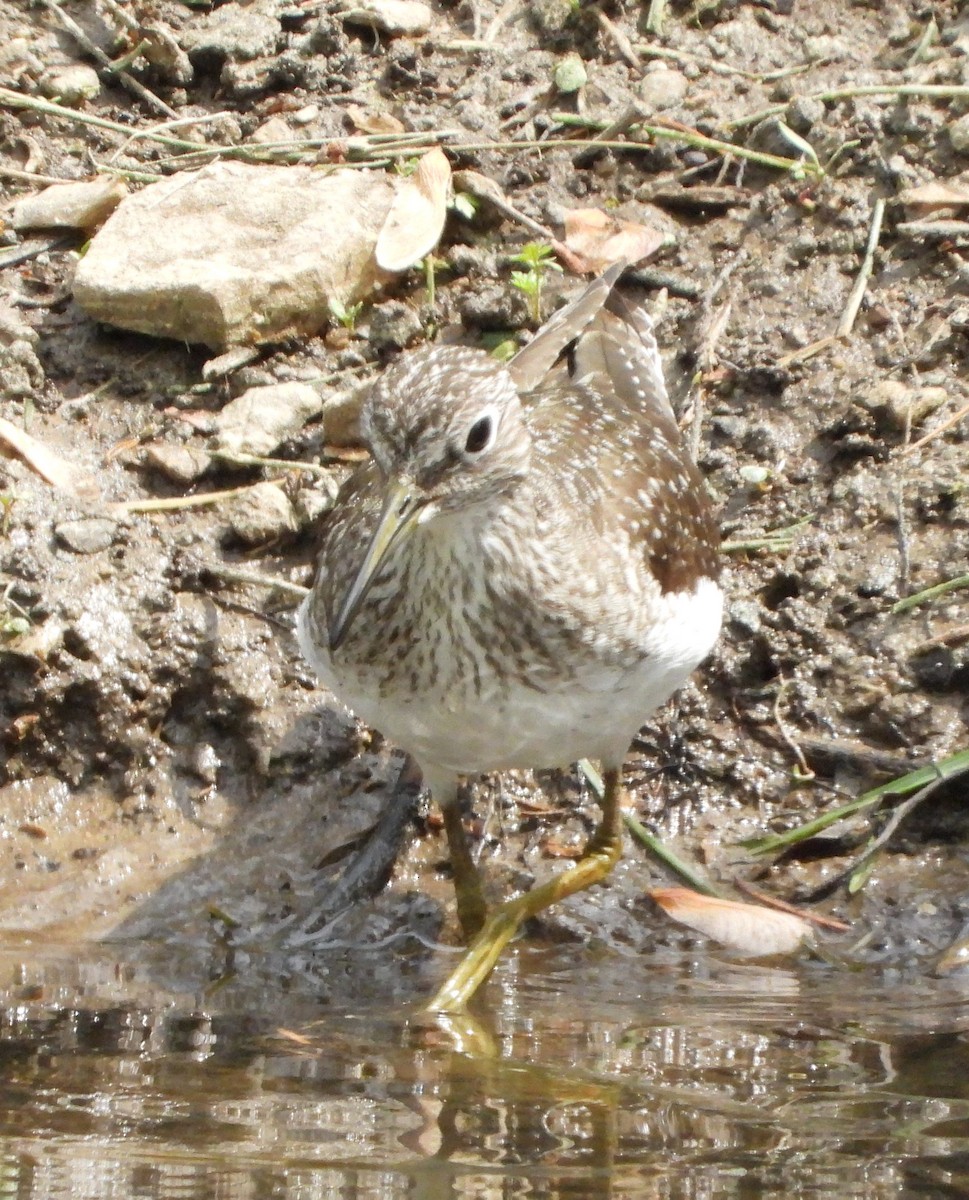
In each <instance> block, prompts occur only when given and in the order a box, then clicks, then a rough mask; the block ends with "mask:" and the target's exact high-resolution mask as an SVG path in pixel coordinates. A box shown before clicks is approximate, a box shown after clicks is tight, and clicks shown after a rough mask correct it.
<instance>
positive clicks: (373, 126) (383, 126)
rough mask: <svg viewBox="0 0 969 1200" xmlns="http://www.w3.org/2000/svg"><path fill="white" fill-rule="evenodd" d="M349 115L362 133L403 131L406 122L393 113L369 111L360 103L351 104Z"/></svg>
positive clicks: (355, 126) (348, 110)
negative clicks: (399, 119)
mask: <svg viewBox="0 0 969 1200" xmlns="http://www.w3.org/2000/svg"><path fill="white" fill-rule="evenodd" d="M347 116H348V117H349V118H350V120H351V121H352V122H353V125H354V128H355V129H359V130H360V132H361V133H403V132H404V123H403V121H398V120H397V118H396V117H395V116H394V115H393V113H389V112H369V111H368V110H367V109H365V108H361V107H360V106H359V105H358V104H351V105H350V106H349V108H348V109H347Z"/></svg>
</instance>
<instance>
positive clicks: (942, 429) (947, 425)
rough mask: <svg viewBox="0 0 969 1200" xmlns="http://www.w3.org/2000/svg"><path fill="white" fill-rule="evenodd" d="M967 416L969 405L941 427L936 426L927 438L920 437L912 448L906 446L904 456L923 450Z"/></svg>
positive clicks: (949, 418) (964, 406)
mask: <svg viewBox="0 0 969 1200" xmlns="http://www.w3.org/2000/svg"><path fill="white" fill-rule="evenodd" d="M965 416H969V404H965V405H963V407H962V408H960V409H959V411H958V412H957V413H956V414H955V415H954V416H951V417H948V418H947V419H946V420H945V421H943V422H942V424H941V425H938V426H936V428H935V429H931V430H929V432H928V433H927V434H926V435H925V437H920V438H919V440H918V441H917V442H913V443H912V444H911V446H906V447H905V449H904V450H903V451H902V454H903V455H905V454H912V453H913V452H914V451H916V450H921V448H922V447H923V446H924V445H926V443H927V442H931V441H932V439H933V438H937V437H938V436H939V434H940V433H945V431H946V430H947V429H951V428H952V426H953V425H958V423H959V422H960V421H961V420H962V418H963V417H965Z"/></svg>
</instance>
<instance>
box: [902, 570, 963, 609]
mask: <svg viewBox="0 0 969 1200" xmlns="http://www.w3.org/2000/svg"><path fill="white" fill-rule="evenodd" d="M960 588H969V575H959V576H957V577H956V578H955V579H947V580H945V582H944V583H937V584H935V585H934V586H933V587H930V588H925V590H924V591H921V592H915V594H914V595H912V596H906V597H905V599H904V600H899V601H898V603H897V604H893V605H892V607H891V608H890V609H889V612H890V613H892V615H894V614H895V613H901V612H908V610H909V609H910V608H918V607H919V605H921V604H928V603H930V601H932V600H938V598H939V597H940V596H945V595H948V593H949V592H955V591H958V590H959V589H960Z"/></svg>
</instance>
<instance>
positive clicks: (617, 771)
mask: <svg viewBox="0 0 969 1200" xmlns="http://www.w3.org/2000/svg"><path fill="white" fill-rule="evenodd" d="M625 265H626V264H625V263H616V264H614V265H613V266H611V267H610V268H609V269H608V270H607V271H605V272H604V273H603V274H602V275H600V276H599V277H598V278H597V279H594V280H593V281H592V282H591V283H589V284H587V285H586V287H585V288H584V289H583V290H582V291H581V292H580V293H579V294H578V296H577V297H576V298H575V299H573V300H572V301H571V302H570V303H567V304H566V305H565V306H564V307H563V308H562V309H560V310H559V311H558V312H557V313H555V314H554V315H553V316H552V317H551V318H550V319H549V320H548V321H547V322H546V324H545V325H544V326H543V327H542V328H541V329H539V331H538V332H537V333H536V334H535V336H534V337H533V339H532V340H531V342H529V343H528V344H527V345H526V346H525V347H524V348H523V349H522V350H520V351H519V352H518V353H517V354H516V355H515V356H514V357H513V358H511V359H510V360H509V361H508V362H507V363H504V364H503V363H501V362H499V361H497V360H496V359H495V358H494V357H493V356H491V355H489V354H488V353H486V352H485V351H484V350H481V349H476V348H474V347H468V346H462V345H442V344H431V345H428V346H424V347H422V348H420V349H417V350H415V351H411V352H409V353H406V354H402V355H400V356H399V357H398V358H397V359H396V360H395V361H394V362H393V363H392V364H391V365H390V366H389V367H388V368H387V369H386V370H384V372H383V373H382V374H381V375H380V376H379V377H378V378H377V380H376V382H375V384H374V385H373V387H372V389H371V391H370V393H369V395H368V397H367V399H366V400H365V401H364V404H363V407H362V411H361V431H362V435H363V438H364V440H365V442H366V443H367V445H368V447H369V450H370V453H371V458H370V460H369V461H368V462H367V464H366V465H364V466H363V467H362V468H360V469H358V470H357V471H356V472H355V473H354V474H353V475H352V476H351V477H350V479H348V481H347V482H346V483H345V484H344V485H343V487H342V489H341V491H340V492H339V494H338V495H337V498H336V501H335V504H334V507H333V509H332V510H331V512H330V513H329V514H328V516H327V517H326V518H324V520H325V522H326V523H325V526H324V527H323V528H322V529H321V533H320V552H319V561H318V569H317V573H316V575H315V580H314V583H313V586H312V587H311V589H310V591H309V593H308V594H307V596H306V599H305V600H304V601H303V603H302V605H301V606H300V610H299V614H298V618H297V634H298V640H299V642H300V646H301V648H302V651H303V653H304V655H305V657H306V658H307V659H308V660H309V662H310V664H311V665H312V666H313V667H314V668H315V670H316V672H317V674H318V676H319V677H320V679H321V681H322V682H323V684H324V685H325V686H326V687H327V688H328V689H329V690H330V691H331V692H332V693H334V694H335V695H336V696H337V697H338V698H339V699H340V700H341V701H342V702H343V703H344V704H345V705H346V706H347V707H348V708H349V709H351V710H352V711H353V712H354V713H355V714H356V715H357V716H358V717H360V718H361V719H362V720H363V721H365V722H366V723H367V724H369V725H370V726H371V727H373V728H375V729H377V730H379V731H380V732H381V733H382V734H383V735H384V736H385V737H387V738H388V739H389V740H390V741H391V742H392V743H394V744H396V745H397V746H399V747H401V748H402V749H404V750H406V751H407V752H409V753H410V754H411V755H412V756H413V757H414V758H415V759H416V761H417V763H418V764H419V766H420V768H421V770H422V773H423V779H424V783H425V785H426V786H427V787H429V789H430V792H431V795H432V798H433V799H434V801H435V802H436V803H437V804H438V806H439V807H440V809H441V813H442V817H443V825H444V829H445V833H446V835H447V841H448V850H449V856H450V860H451V866H452V873H453V877H454V883H455V890H456V896H457V910H458V917H459V921H460V923H461V926H462V928H463V930H464V932H465V934H466V936H467V937H468V938H469V939H470V940H469V945H468V947H467V949H466V950H465V952H464V956H463V958H462V959H461V960H460V962H459V963H458V965H457V967H456V968H455V969H454V970H453V971H452V972H451V974H450V975H449V976H448V978H447V979H446V980H445V981H444V983H443V984H442V985H441V986H440V987H439V989H438V990H437V992H436V993H435V995H434V997H433V998H432V999H431V1000H430V1001H429V1003H428V1004H427V1008H428V1010H430V1011H432V1012H436V1013H458V1012H462V1011H463V1010H464V1009H465V1006H466V1005H467V1003H468V1001H469V1000H470V999H471V997H472V996H473V995H474V994H475V992H476V991H477V990H478V988H479V987H480V986H481V984H482V983H483V982H484V980H485V979H486V978H487V976H488V975H489V973H490V971H491V969H492V968H493V966H494V965H495V963H496V962H497V961H498V959H499V957H500V955H501V953H502V951H503V950H504V948H505V947H506V946H507V944H508V943H509V942H510V941H511V940H512V939H513V938H514V936H515V934H516V933H517V931H518V930H519V929H520V927H521V926H522V924H523V923H524V922H525V921H526V920H528V919H529V918H531V917H533V916H535V915H537V914H538V913H540V912H542V911H544V910H545V909H546V908H548V907H550V906H551V905H553V904H555V903H557V902H558V901H560V900H562V899H564V898H565V897H567V896H570V895H573V894H574V893H575V892H577V891H579V890H582V889H585V888H587V887H590V886H592V885H593V884H596V883H600V882H602V881H604V880H605V879H606V877H607V875H608V874H609V872H610V871H611V869H612V868H613V866H614V865H615V864H616V862H617V861H618V860H619V858H620V855H621V846H622V796H623V791H622V780H621V775H622V765H623V759H624V757H625V755H626V752H627V750H628V748H629V745H630V742H631V741H632V739H633V738H634V737H635V735H636V734H637V732H638V731H639V729H640V728H641V726H642V724H643V722H644V720H645V718H646V717H647V716H648V715H649V714H650V713H651V712H652V711H653V710H655V709H656V708H657V707H658V706H659V705H661V704H663V703H664V702H665V701H666V700H668V699H669V698H670V696H671V695H672V694H673V693H674V692H675V691H676V690H677V689H678V688H679V687H680V686H681V685H682V684H683V683H684V682H685V681H686V680H687V678H688V677H689V676H690V675H691V674H692V672H693V671H694V670H695V669H696V668H697V667H698V666H699V665H700V663H701V662H702V661H703V659H704V658H706V656H707V655H708V654H709V652H710V651H711V649H712V648H713V646H714V644H715V642H716V639H717V637H718V635H719V631H720V626H721V620H722V610H723V593H722V590H721V587H720V582H719V575H720V571H719V534H718V529H717V525H716V522H715V520H714V515H713V512H712V507H711V503H710V500H709V498H708V494H707V490H706V486H705V483H704V481H703V478H702V476H701V475H700V473H699V470H698V468H697V467H696V465H695V464H694V462H693V460H692V458H691V456H690V454H689V452H688V450H687V448H686V446H685V444H684V440H683V438H682V436H681V432H680V429H679V426H678V424H677V420H676V416H675V413H674V410H673V407H672V405H671V402H670V399H669V395H668V392H667V388H666V384H665V381H664V375H663V366H662V359H661V357H660V353H659V348H658V344H657V340H656V336H655V332H654V328H653V324H652V321H651V319H650V317H649V315H648V314H647V313H646V312H645V310H643V309H642V308H638V307H636V306H634V305H632V304H630V303H628V302H627V301H626V300H625V299H624V298H623V296H622V294H621V293H620V291H619V289H618V286H617V284H618V280H619V276H620V275H621V272H622V270H623V269H624V267H625ZM582 759H589V760H595V761H598V762H599V763H600V764H601V768H602V777H603V781H604V794H603V797H602V800H601V807H602V817H601V821H600V823H599V825H598V827H597V828H596V830H595V832H594V833H593V835H592V836H591V838H590V839H589V842H588V843H587V845H586V847H585V850H584V853H583V854H582V856H581V857H580V858H579V859H578V860H577V861H576V862H575V863H574V865H572V866H571V867H569V868H567V869H564V870H563V871H562V872H561V873H560V874H558V875H557V876H555V877H553V878H552V879H550V880H549V881H547V882H544V883H541V884H538V885H536V886H534V887H532V888H531V890H528V891H525V892H524V893H522V894H521V895H517V896H514V897H512V898H510V899H506V900H504V901H503V902H501V903H499V904H497V905H495V906H493V907H489V905H488V904H487V902H486V900H485V893H484V889H483V887H482V883H481V879H480V876H479V874H478V869H477V867H476V864H475V861H474V858H473V855H472V852H471V848H470V844H469V840H468V837H467V834H466V833H465V829H464V825H463V821H462V817H461V812H460V807H459V803H458V789H459V784H460V781H461V780H462V779H463V778H465V777H468V776H475V775H479V774H482V773H489V772H500V771H504V770H507V769H512V768H551V767H561V766H568V765H569V764H572V763H574V762H577V761H579V760H582Z"/></svg>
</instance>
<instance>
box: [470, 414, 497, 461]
mask: <svg viewBox="0 0 969 1200" xmlns="http://www.w3.org/2000/svg"><path fill="white" fill-rule="evenodd" d="M498 416H499V414H498V410H497V408H494V407H489V408H486V409H484V410H483V411H482V412H480V413H478V415H477V416H476V417H475V419H474V420H473V421H472V422H471V424H470V425H469V426H468V428H467V431H466V432H465V435H464V453H465V455H467V457H469V458H478V457H479V456H480V455H482V454H484V453H485V452H486V451H487V450H490V449H491V447H492V446H493V445H494V441H495V436H496V435H497V433H498Z"/></svg>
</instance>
